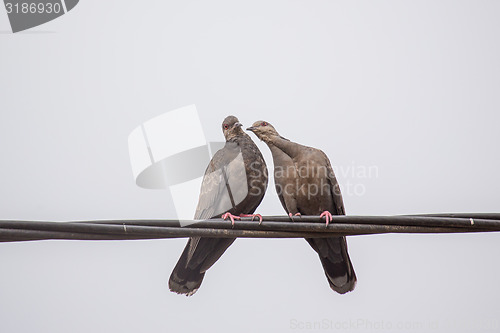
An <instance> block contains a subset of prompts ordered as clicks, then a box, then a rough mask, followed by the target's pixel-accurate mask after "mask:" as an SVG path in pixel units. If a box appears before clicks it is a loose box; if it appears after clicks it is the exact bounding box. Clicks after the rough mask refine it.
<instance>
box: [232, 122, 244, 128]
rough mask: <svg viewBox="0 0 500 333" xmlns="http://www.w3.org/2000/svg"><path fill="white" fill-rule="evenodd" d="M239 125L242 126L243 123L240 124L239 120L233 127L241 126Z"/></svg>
mask: <svg viewBox="0 0 500 333" xmlns="http://www.w3.org/2000/svg"><path fill="white" fill-rule="evenodd" d="M241 126H243V125H241V123H240V122H239V121H238V122H236V123H234V127H241Z"/></svg>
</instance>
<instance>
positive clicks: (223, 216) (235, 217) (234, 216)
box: [221, 212, 241, 226]
mask: <svg viewBox="0 0 500 333" xmlns="http://www.w3.org/2000/svg"><path fill="white" fill-rule="evenodd" d="M221 217H222V218H223V219H224V220H227V219H228V218H229V219H230V220H231V224H232V225H233V226H234V220H235V219H236V220H241V218H240V217H239V216H236V215H233V214H231V213H229V212H227V213H226V214H222V216H221Z"/></svg>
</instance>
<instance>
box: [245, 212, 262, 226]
mask: <svg viewBox="0 0 500 333" xmlns="http://www.w3.org/2000/svg"><path fill="white" fill-rule="evenodd" d="M240 217H251V218H252V221H253V219H254V218H256V217H258V218H259V225H261V224H262V215H260V214H240Z"/></svg>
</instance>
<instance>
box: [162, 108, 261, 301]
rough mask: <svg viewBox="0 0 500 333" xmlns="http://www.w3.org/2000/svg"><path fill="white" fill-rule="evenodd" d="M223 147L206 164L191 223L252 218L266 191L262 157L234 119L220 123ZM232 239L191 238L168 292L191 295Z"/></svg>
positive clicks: (231, 117) (229, 118)
mask: <svg viewBox="0 0 500 333" xmlns="http://www.w3.org/2000/svg"><path fill="white" fill-rule="evenodd" d="M222 131H223V133H224V136H225V138H226V144H225V146H224V147H223V148H222V149H220V150H218V151H217V152H216V153H215V155H214V157H213V158H212V160H211V161H210V163H209V164H208V167H207V170H206V171H205V175H204V176H203V181H202V185H201V191H200V197H199V200H198V206H197V207H196V213H195V216H194V218H195V220H205V219H210V218H216V217H221V214H223V213H226V214H224V218H227V217H229V218H230V219H231V221H233V223H234V219H235V218H239V216H252V215H251V214H253V212H254V211H255V209H257V207H258V206H259V204H260V202H261V201H262V198H263V197H264V194H265V192H266V188H267V167H266V163H265V162H264V158H263V157H262V154H261V152H260V150H259V148H257V146H256V145H255V143H254V142H253V141H252V139H251V138H250V136H248V135H247V134H246V133H245V132H243V130H242V129H241V124H240V122H239V121H238V118H236V117H234V116H228V117H227V118H226V119H224V122H223V123H222ZM234 241H235V238H206V237H192V238H190V239H189V241H188V243H187V245H186V248H185V249H184V252H182V255H181V257H180V258H179V261H178V262H177V265H176V266H175V268H174V270H173V271H172V274H171V275H170V280H169V282H168V285H169V288H170V290H171V291H173V292H175V293H178V294H184V295H186V296H191V295H193V294H194V293H195V292H196V291H197V290H198V288H199V287H200V285H201V282H202V281H203V277H204V275H205V272H206V271H207V270H208V269H209V268H210V267H211V266H212V265H213V264H214V263H215V262H216V261H217V260H218V259H219V258H220V257H221V256H222V254H223V253H224V251H226V249H227V248H228V247H229V246H230V245H231V244H232V243H233V242H234Z"/></svg>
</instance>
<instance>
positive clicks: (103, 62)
mask: <svg viewBox="0 0 500 333" xmlns="http://www.w3.org/2000/svg"><path fill="white" fill-rule="evenodd" d="M499 17H500V2H498V1H483V0H480V1H460V0H453V1H451V0H450V1H442V0H432V1H400V0H394V1H334V0H328V1H326V0H316V1H306V0H301V1H296V0H294V1H260V0H254V1H245V2H241V1H189V0H183V1H149V2H145V1H142V2H137V1H118V0H108V1H99V0H82V1H81V2H80V3H79V4H78V5H77V6H76V7H75V9H73V10H72V11H71V12H69V13H68V14H66V15H64V16H62V17H60V18H58V19H56V20H54V21H52V22H50V23H47V24H45V25H42V26H39V27H36V28H34V29H32V30H29V31H27V32H25V33H18V34H12V33H10V32H9V31H10V26H9V23H8V20H7V15H6V13H5V10H4V9H3V8H1V9H0V32H1V33H0V45H1V48H0V50H1V51H2V52H1V54H0V153H1V158H2V163H1V169H0V170H1V173H0V207H1V210H0V219H35V220H50V221H52V220H53V221H67V220H82V219H110V218H116V219H122V218H169V217H173V216H175V211H174V210H173V204H172V199H171V196H170V194H169V192H168V190H147V189H142V188H139V187H138V186H136V185H135V180H134V178H133V175H132V169H131V166H130V160H129V154H128V146H127V138H128V135H129V134H130V132H131V131H132V130H133V129H134V128H136V127H137V126H139V125H140V124H141V123H143V122H144V121H146V120H148V119H151V118H153V117H155V116H157V115H160V114H163V113H164V112H167V111H169V110H173V109H176V108H179V107H182V106H185V105H190V104H196V106H197V109H198V112H199V115H200V118H201V121H202V125H203V130H204V132H205V135H206V137H207V140H208V141H220V140H222V139H223V136H222V133H221V129H220V127H221V126H220V124H221V122H222V120H223V119H224V117H225V116H227V115H230V114H233V115H236V116H238V117H239V119H240V121H241V122H242V123H243V124H244V125H245V126H247V125H250V124H251V123H252V122H254V121H255V120H258V119H264V120H267V121H269V122H271V123H272V124H274V125H275V127H276V128H277V130H278V131H279V132H280V133H281V134H282V135H283V136H285V137H287V138H289V139H291V140H293V141H296V142H299V143H302V144H306V145H310V146H313V147H317V148H320V149H322V150H323V151H324V152H325V153H326V154H327V155H328V156H329V158H330V160H331V162H332V164H333V165H334V167H335V169H336V170H337V178H338V180H339V182H340V184H341V186H342V189H343V193H344V202H345V207H346V212H347V214H349V215H392V214H414V213H438V212H499V211H500V207H499V199H498V188H499V186H500V173H499V172H498V170H499V169H500V158H499V154H498V143H499V141H500V131H499V130H498V123H499V120H500V118H499V110H500V61H499V59H500V48H499V41H500V20H499ZM184 135H186V136H188V135H190V126H189V124H186V127H185V132H184ZM251 136H252V138H254V139H255V136H253V134H251ZM179 140H183V138H182V137H179ZM256 141H257V140H256ZM257 144H258V145H259V147H260V149H261V151H262V152H263V154H264V157H265V158H266V159H267V162H268V165H269V166H270V167H272V159H271V155H270V153H269V149H268V148H267V146H265V144H263V143H261V142H258V143H257ZM363 171H365V172H363ZM258 212H260V213H261V214H282V213H283V209H282V207H281V205H280V203H279V200H278V199H277V197H276V195H275V192H274V188H273V187H272V186H270V187H269V191H268V192H267V194H266V196H265V198H264V201H263V203H262V204H261V207H260V208H259V209H258ZM185 242H186V240H185V239H176V240H155V241H115V242H112V241H108V242H106V241H102V242H97V241H96V242H84V241H40V242H25V243H5V244H0V267H1V271H0V331H1V332H51V333H57V332H113V331H117V332H138V331H141V332H142V331H143V332H154V333H156V332H180V331H181V330H182V331H183V332H203V331H207V330H215V329H216V330H217V331H218V332H234V331H238V332H256V331H258V330H263V331H272V332H289V331H295V332H302V331H304V332H306V331H307V332H310V331H331V332H335V331H337V332H340V331H345V332H372V331H379V332H380V331H389V332H390V331H394V332H422V331H423V332H450V333H451V332H498V331H499V330H500V321H499V316H498V315H499V310H498V299H499V297H500V285H499V283H498V281H499V279H500V267H499V263H498V257H499V254H500V235H498V234H494V233H491V234H474V235H466V234H462V235H374V236H357V237H350V238H348V245H349V253H350V256H351V260H352V262H353V265H354V268H355V271H356V274H357V276H358V284H357V287H356V289H355V290H354V291H353V292H352V293H349V294H346V295H339V294H336V293H334V292H333V291H332V290H330V289H329V287H328V283H327V281H326V278H325V276H324V273H323V270H322V268H321V264H320V262H319V259H318V257H317V254H316V253H315V252H314V251H313V250H312V249H311V248H310V246H309V245H308V244H307V243H306V242H305V241H304V240H302V239H294V240H253V239H239V240H237V241H236V242H235V243H234V244H233V246H231V247H230V248H229V250H228V251H227V252H226V253H225V254H224V256H223V257H222V258H221V260H220V261H219V262H217V263H216V264H215V265H214V266H213V267H212V268H211V269H210V270H209V272H208V273H207V275H206V277H205V280H204V281H203V284H202V287H201V289H200V290H199V291H198V293H197V294H196V295H194V296H193V297H189V298H186V297H184V296H180V295H176V294H173V293H171V292H169V291H168V288H167V280H168V277H169V275H170V272H171V270H172V268H173V267H174V265H175V263H176V261H177V259H178V257H179V255H180V253H181V252H182V249H183V248H184V245H185ZM308 325H313V329H308V327H309V326H308ZM314 325H316V326H314Z"/></svg>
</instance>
